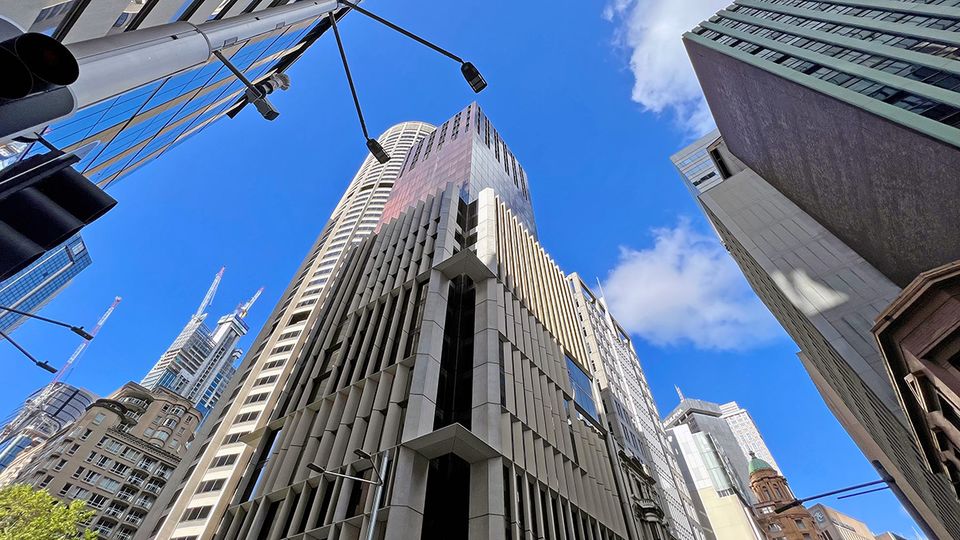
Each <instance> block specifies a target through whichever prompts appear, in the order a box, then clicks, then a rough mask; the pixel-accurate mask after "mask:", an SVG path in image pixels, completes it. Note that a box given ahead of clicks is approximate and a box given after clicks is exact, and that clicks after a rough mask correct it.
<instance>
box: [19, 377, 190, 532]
mask: <svg viewBox="0 0 960 540" xmlns="http://www.w3.org/2000/svg"><path fill="white" fill-rule="evenodd" d="M199 423H200V414H199V412H198V411H197V410H196V409H194V408H193V407H191V406H190V402H189V401H187V400H186V399H184V398H183V397H181V396H179V395H177V394H174V393H173V392H171V391H169V390H167V389H166V388H160V389H157V390H153V391H151V390H148V389H146V388H144V387H142V386H140V385H138V384H136V383H132V382H130V383H127V384H125V385H123V386H122V387H121V388H120V389H118V390H117V391H116V392H114V393H112V394H110V396H108V397H106V398H103V399H98V400H97V401H95V402H93V404H91V405H90V407H89V408H87V410H86V411H85V412H84V414H83V415H82V416H81V417H80V418H79V419H77V421H76V422H74V423H73V424H71V425H69V426H66V427H65V428H64V429H61V430H60V431H59V432H57V433H56V434H55V435H54V436H53V437H51V438H50V439H49V440H47V441H46V442H45V443H43V444H42V445H41V446H39V447H37V448H35V449H33V450H32V451H31V452H29V453H25V454H24V455H22V456H20V458H18V460H17V461H21V460H22V461H26V463H22V464H19V463H18V468H19V469H20V472H19V475H18V476H17V478H16V482H17V483H28V484H31V485H33V486H34V487H37V488H43V489H46V490H47V491H49V492H50V494H51V495H53V496H54V497H58V498H60V499H63V500H64V501H67V502H69V501H74V500H82V501H85V502H86V504H87V508H88V509H90V510H93V511H94V512H95V514H94V516H93V518H91V520H90V525H89V527H90V528H91V529H92V530H93V531H95V532H97V533H98V536H97V537H98V538H102V539H104V540H130V539H131V538H133V535H134V534H135V533H136V531H137V529H138V528H139V527H140V525H141V524H142V523H143V519H144V517H145V516H146V514H147V512H148V511H149V510H150V509H151V508H152V507H153V506H154V503H155V501H156V498H157V494H159V493H161V492H162V491H163V490H164V489H165V488H166V486H167V483H168V481H169V478H170V475H171V474H172V473H173V470H174V469H175V468H176V467H177V465H178V464H179V463H180V459H181V456H182V455H183V453H184V451H185V450H186V447H187V445H188V444H189V442H190V441H191V440H192V439H193V433H194V431H195V430H196V428H197V425H198V424H199Z"/></svg>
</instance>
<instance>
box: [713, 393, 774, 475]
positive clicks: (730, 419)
mask: <svg viewBox="0 0 960 540" xmlns="http://www.w3.org/2000/svg"><path fill="white" fill-rule="evenodd" d="M720 411H721V412H722V413H723V416H722V417H721V418H723V419H724V420H726V422H727V425H728V426H730V430H731V431H733V436H734V437H736V438H737V443H739V444H740V449H741V450H743V453H744V454H746V455H749V454H750V452H753V453H754V454H756V455H757V457H758V458H760V459H762V460H763V461H765V462H767V463H769V464H770V466H771V467H773V468H774V469H776V470H777V472H779V473H781V474H783V471H781V470H780V467H779V466H778V465H777V462H776V460H775V459H773V454H771V453H770V449H769V448H767V443H766V442H765V441H764V440H763V436H762V435H760V430H759V429H758V428H757V424H756V423H755V422H754V421H753V417H752V416H750V411H748V410H746V409H744V408H743V407H741V406H740V405H737V402H736V401H731V402H730V403H724V404H722V405H720Z"/></svg>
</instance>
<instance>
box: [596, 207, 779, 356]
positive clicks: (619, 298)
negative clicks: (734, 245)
mask: <svg viewBox="0 0 960 540" xmlns="http://www.w3.org/2000/svg"><path fill="white" fill-rule="evenodd" d="M652 233H653V237H654V244H653V247H651V248H649V249H642V250H636V249H632V248H621V253H620V260H619V261H618V262H617V265H616V267H614V268H613V270H611V271H610V273H609V274H608V276H607V279H606V281H605V282H604V283H603V291H604V293H605V296H606V299H607V303H608V305H609V307H610V311H611V313H613V315H614V316H615V317H616V318H617V320H618V321H620V324H621V325H623V327H624V328H625V329H626V330H627V331H629V332H631V333H633V334H636V335H638V336H640V337H641V338H643V339H645V340H647V341H649V342H650V343H652V344H654V345H657V346H670V345H680V344H687V343H688V344H692V345H694V346H695V347H697V348H700V349H711V350H744V349H750V348H753V347H756V346H760V345H764V344H766V343H768V342H770V341H771V340H773V339H774V338H776V337H777V336H779V335H781V330H780V328H779V325H778V324H777V322H776V320H775V319H774V318H773V316H772V315H771V314H770V313H769V312H768V311H767V308H766V307H765V306H764V305H763V304H762V303H761V302H760V300H759V299H758V298H757V297H756V296H755V295H754V293H753V291H752V290H751V289H750V287H749V285H748V284H747V282H746V280H745V279H744V278H743V275H742V274H741V273H740V269H739V268H738V267H737V265H736V263H734V262H733V259H731V258H730V256H729V255H728V254H727V252H726V250H725V249H724V248H723V246H721V245H720V243H719V241H717V240H716V238H715V237H714V236H712V235H708V234H704V233H701V232H698V231H695V230H694V229H693V228H692V227H691V226H690V222H689V221H688V220H681V221H680V222H679V223H678V224H677V226H676V227H673V228H659V229H654V230H653V231H652Z"/></svg>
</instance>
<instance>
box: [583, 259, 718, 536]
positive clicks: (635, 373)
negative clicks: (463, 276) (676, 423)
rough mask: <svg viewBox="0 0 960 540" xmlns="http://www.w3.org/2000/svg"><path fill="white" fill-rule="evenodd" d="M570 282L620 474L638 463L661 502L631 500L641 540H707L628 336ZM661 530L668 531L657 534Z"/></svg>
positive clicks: (600, 304) (586, 291)
mask: <svg viewBox="0 0 960 540" xmlns="http://www.w3.org/2000/svg"><path fill="white" fill-rule="evenodd" d="M567 281H568V282H569V284H570V287H571V290H572V291H573V295H574V300H575V304H576V307H577V312H578V314H579V316H580V317H579V318H580V321H581V322H580V324H581V325H582V326H583V333H584V339H585V341H586V343H587V352H588V357H589V359H590V363H591V365H590V367H591V369H592V371H593V373H594V375H595V380H596V382H597V385H598V386H599V389H600V398H601V400H602V402H603V408H604V410H605V411H606V416H607V422H608V424H609V425H608V426H607V429H608V430H609V432H610V434H611V435H612V436H613V440H614V441H616V443H617V445H618V448H617V449H616V453H617V457H618V458H619V459H620V462H621V468H623V469H624V475H625V476H629V475H630V471H631V469H632V468H631V467H629V464H630V463H631V462H637V463H639V464H640V465H641V467H640V468H641V469H642V471H641V473H643V474H636V475H635V476H637V477H638V479H637V482H636V483H641V484H642V483H644V482H642V480H643V476H644V475H646V476H647V477H649V478H650V480H651V482H649V483H650V484H651V487H650V489H649V491H651V492H653V493H656V494H657V498H658V499H659V500H656V499H654V500H645V499H644V498H643V497H640V496H636V498H635V499H633V500H631V506H632V508H631V514H632V515H635V516H640V517H641V518H643V519H638V523H637V529H638V530H642V529H647V530H645V531H642V532H643V533H644V534H641V535H640V537H641V538H669V537H672V538H675V539H677V540H686V539H700V538H703V533H702V532H701V531H700V524H699V522H698V521H697V512H696V509H695V507H694V505H693V502H692V500H691V497H690V493H689V491H687V485H686V483H685V482H684V479H683V472H682V471H681V470H680V465H679V464H678V463H677V460H676V457H675V456H674V453H673V448H672V447H671V445H670V442H669V441H668V440H667V434H666V432H665V431H664V429H663V424H661V422H660V413H659V411H658V410H657V406H656V403H655V402H654V400H653V394H652V393H651V392H650V386H649V385H648V384H647V379H646V377H645V376H644V374H643V369H642V368H641V367H640V359H639V358H638V357H637V353H636V351H635V350H634V348H633V343H632V342H631V340H630V337H629V335H628V334H627V332H626V331H625V330H624V329H623V327H622V326H620V324H619V323H618V322H617V321H616V319H614V318H613V315H612V314H611V313H610V310H609V308H608V307H607V305H606V302H605V301H604V299H603V297H602V296H598V295H596V294H595V293H594V292H593V291H592V290H590V288H589V287H588V286H587V284H586V283H584V281H583V280H582V279H581V278H580V276H579V275H577V274H572V275H570V276H568V277H567ZM626 483H627V484H630V482H626ZM631 487H632V486H631ZM628 490H629V489H628ZM650 506H656V507H657V510H659V512H660V514H661V515H660V516H659V517H658V519H657V520H654V519H653V516H652V515H651V514H653V512H652V511H651V509H650ZM658 525H659V526H660V527H664V528H665V529H666V531H664V530H657V529H658Z"/></svg>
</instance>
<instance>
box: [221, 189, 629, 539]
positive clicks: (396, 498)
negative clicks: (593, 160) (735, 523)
mask: <svg viewBox="0 0 960 540" xmlns="http://www.w3.org/2000/svg"><path fill="white" fill-rule="evenodd" d="M470 238H476V241H475V242H472V241H469V240H466V239H470ZM474 250H475V251H474ZM398 254H399V255H400V257H399V258H398V257H397V255H398ZM343 265H344V266H343V269H342V272H341V273H340V277H339V278H338V280H337V282H336V286H334V287H333V288H332V289H331V293H330V294H331V296H330V297H329V298H328V301H327V302H326V303H325V304H324V305H323V306H322V307H321V310H322V311H323V314H322V316H321V317H320V318H319V322H318V326H317V328H315V329H314V331H313V335H312V338H311V350H313V351H314V353H312V354H311V355H310V356H308V357H305V358H303V359H302V360H301V361H300V362H299V363H298V366H297V373H296V374H295V375H294V378H292V379H291V380H292V381H295V382H292V383H291V384H288V389H289V392H288V393H287V394H286V396H285V400H284V401H283V402H282V403H281V404H280V406H279V407H278V408H277V410H276V412H275V413H274V416H273V421H271V424H270V426H269V427H268V428H267V430H266V431H265V433H264V434H263V436H262V437H260V438H259V443H257V449H256V454H257V455H258V456H259V458H257V459H255V460H254V461H255V462H256V463H258V466H256V467H252V468H249V469H248V470H247V472H246V474H245V477H244V480H243V484H242V485H243V489H242V490H241V492H240V494H239V496H238V497H237V498H236V499H234V504H233V505H232V506H231V507H230V509H229V511H228V514H227V516H226V517H225V519H224V521H223V523H222V525H221V527H220V529H219V532H218V534H217V538H231V539H232V538H258V537H261V536H271V535H272V536H278V537H291V538H306V537H312V536H317V535H320V536H326V537H328V538H358V537H363V536H364V534H365V533H367V531H368V528H369V527H371V521H370V510H371V507H372V505H373V504H375V503H374V497H373V493H372V490H371V489H367V488H364V484H361V483H359V482H358V481H356V480H350V479H345V478H342V477H337V476H333V475H327V474H324V475H318V474H316V473H314V472H311V470H310V469H308V468H307V467H306V465H307V464H310V463H313V464H316V465H318V466H320V467H322V468H323V469H325V470H326V471H331V472H337V473H344V474H347V475H354V476H359V477H362V478H364V479H367V480H369V479H371V478H374V477H375V476H374V471H373V470H372V468H371V463H370V461H369V460H366V459H363V458H359V459H358V458H357V457H356V455H355V452H354V450H356V449H362V450H364V451H365V452H368V453H370V454H371V455H373V456H374V457H375V460H376V461H377V463H379V466H380V468H382V470H383V471H384V476H385V477H386V487H385V489H384V499H383V501H382V504H383V508H382V509H381V510H380V513H379V515H380V519H379V520H378V522H377V523H378V527H377V530H376V534H375V537H377V538H385V539H394V538H397V539H400V538H403V539H407V538H425V539H431V538H475V539H480V538H483V539H486V538H491V539H504V538H523V537H529V536H528V535H532V537H534V538H540V537H545V536H548V537H550V538H569V539H573V538H585V539H586V538H588V539H600V538H624V537H626V535H627V532H626V527H625V524H624V516H623V513H622V510H621V506H620V504H619V501H618V496H617V493H616V488H615V480H614V477H613V475H614V472H613V469H612V465H611V458H610V456H609V455H608V453H607V450H606V447H605V445H604V442H603V439H602V433H603V431H602V429H601V428H600V427H599V426H598V425H596V420H594V419H591V418H590V415H591V412H590V411H589V409H590V405H589V404H588V403H589V402H590V401H591V400H592V396H591V395H590V394H589V393H588V394H586V395H583V394H581V393H580V391H579V390H577V387H576V384H575V382H574V379H575V378H574V377H573V376H572V374H571V373H570V372H569V371H568V370H569V369H570V367H569V364H568V362H570V361H574V362H575V364H579V363H581V362H583V360H582V359H583V358H585V357H586V354H585V349H584V344H583V341H582V338H581V333H580V329H579V327H578V326H577V322H576V313H575V310H574V307H573V299H572V296H571V295H570V293H569V289H568V287H567V284H566V281H565V277H564V275H563V273H562V272H561V271H560V269H559V268H557V267H556V265H555V264H554V263H553V262H552V261H551V260H550V258H549V256H548V255H547V254H546V253H545V252H544V251H543V250H542V248H541V247H539V245H537V243H536V241H535V240H534V239H533V237H532V236H531V235H530V233H528V232H527V231H526V229H525V228H524V227H523V226H522V225H521V224H520V221H519V220H518V219H517V218H516V217H514V216H513V214H512V212H511V211H510V209H509V208H508V207H507V206H506V204H504V203H503V202H502V201H500V200H499V199H498V198H497V197H496V195H495V194H494V192H493V191H492V190H486V191H482V192H481V193H480V194H479V197H478V200H476V201H474V202H471V203H467V202H466V201H463V200H462V199H460V196H459V189H457V188H455V187H453V186H451V187H450V188H448V189H447V190H445V191H444V192H442V193H439V194H437V195H435V196H431V197H427V198H425V199H423V200H421V201H420V202H419V203H418V204H417V205H416V206H414V207H412V208H410V209H409V210H408V211H407V212H405V213H403V214H401V215H400V216H398V217H397V218H395V219H393V220H392V221H389V222H388V223H385V224H383V225H382V226H381V229H380V232H379V233H378V234H377V235H376V236H374V237H371V238H369V239H368V240H366V241H364V242H363V243H361V244H360V245H359V246H357V247H356V248H355V249H354V250H352V251H351V252H350V254H349V255H348V257H347V258H346V259H345V260H344V261H343ZM373 321H375V322H376V324H373V323H372V322H373ZM578 368H579V369H581V370H584V371H589V370H588V368H587V367H586V366H584V365H582V364H580V365H578ZM587 391H588V392H589V390H587Z"/></svg>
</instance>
